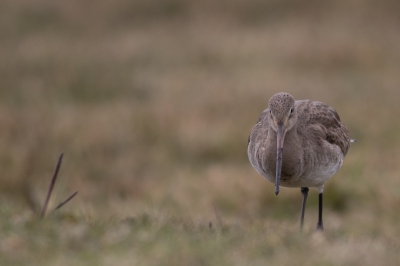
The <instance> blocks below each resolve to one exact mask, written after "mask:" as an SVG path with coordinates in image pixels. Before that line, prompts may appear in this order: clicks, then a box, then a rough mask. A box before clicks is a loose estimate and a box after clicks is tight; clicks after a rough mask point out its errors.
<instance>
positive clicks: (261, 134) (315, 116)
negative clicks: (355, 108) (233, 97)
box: [248, 92, 350, 229]
mask: <svg viewBox="0 0 400 266" xmlns="http://www.w3.org/2000/svg"><path fill="white" fill-rule="evenodd" d="M349 146H350V137H349V133H348V131H347V129H346V127H345V126H344V125H343V123H342V122H341V121H340V117H339V115H338V114H337V112H336V111H335V110H334V109H333V108H332V107H330V106H328V105H326V104H324V103H322V102H318V101H311V100H299V101H295V100H294V98H293V96H292V95H290V94H288V93H283V92H281V93H277V94H275V95H273V96H272V97H271V99H270V100H269V106H268V108H267V109H265V110H264V112H262V113H261V115H260V117H259V118H258V121H257V124H256V125H255V126H254V127H253V129H252V131H251V134H250V136H249V145H248V156H249V160H250V163H251V164H252V165H253V167H254V168H255V169H256V170H257V171H258V172H259V173H260V174H261V175H262V176H264V177H265V178H266V179H268V180H269V181H271V182H273V183H275V184H276V191H275V193H276V194H278V193H279V186H280V185H282V186H285V187H301V188H302V193H303V208H302V221H301V223H303V216H304V206H305V201H306V198H307V192H308V187H316V188H317V189H318V192H319V194H320V220H319V222H318V229H322V228H323V226H322V193H323V189H324V184H325V182H326V181H327V180H329V178H331V177H332V176H333V175H334V174H335V173H336V172H337V171H338V170H339V168H340V167H341V166H342V163H343V158H344V156H345V155H346V154H347V151H348V149H349Z"/></svg>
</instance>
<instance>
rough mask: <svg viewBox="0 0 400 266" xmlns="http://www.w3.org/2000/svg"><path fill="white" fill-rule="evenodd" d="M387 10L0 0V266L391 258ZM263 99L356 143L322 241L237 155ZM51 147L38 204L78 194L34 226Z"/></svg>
mask: <svg viewBox="0 0 400 266" xmlns="http://www.w3.org/2000/svg"><path fill="white" fill-rule="evenodd" d="M398 7H399V4H398V3H397V2H395V1H384V2H379V3H376V4H375V3H373V2H369V3H362V2H357V1H350V2H349V1H324V2H321V1H312V0H309V1H302V2H300V1H294V0H287V1H266V2H265V1H257V0H253V1H241V0H234V1H229V2H228V1H217V2H215V1H183V0H169V1H164V2H160V1H155V0H154V1H139V0H138V1H127V0H124V1H111V0H102V1H97V2H93V3H92V2H90V1H51V0H40V1H33V2H32V1H28V0H18V1H16V0H6V1H2V2H1V3H0V21H1V23H0V35H1V42H0V58H1V61H0V80H1V83H0V84H1V85H0V125H1V130H0V169H2V175H1V176H0V197H1V202H0V212H1V217H2V218H1V222H0V230H1V232H0V235H1V238H0V264H4V265H10V264H13V265H25V264H26V263H27V262H31V263H32V264H36V265H54V264H57V265H71V264H74V265H88V264H93V265H102V264H104V265H110V264H118V265H125V264H126V265H132V264H135V265H160V264H162V265H177V264H182V265H261V264H266V263H269V264H271V265H293V264H294V263H293V262H296V264H301V265H315V264H321V265H376V264H377V263H379V264H385V265H397V264H398V263H399V261H400V257H399V256H398V252H397V250H398V249H399V247H400V243H399V240H398V239H399V238H398V236H399V235H400V230H399V227H398V224H399V221H400V215H399V214H398V213H399V212H398V210H399V208H400V196H399V195H400V194H399V193H398V191H399V188H400V183H399V181H398V180H399V178H398V176H399V174H400V171H399V170H400V168H399V164H398V161H399V159H400V152H399V149H398V148H399V145H400V135H399V134H398V133H399V130H400V122H399V120H398V119H397V114H398V113H400V105H399V104H398V100H399V96H400V91H399V88H400V75H399V73H400V64H399V62H400V49H399V48H398V47H399V44H400V35H399V34H398V28H399V26H400V19H399V17H398V13H397V12H396V10H398ZM278 91H287V92H290V93H291V94H293V95H294V97H295V98H297V99H306V98H309V99H314V100H320V101H323V102H325V103H327V104H329V105H331V106H333V107H334V108H336V109H337V111H338V112H339V114H340V115H341V118H342V120H343V121H344V123H345V124H346V125H347V126H348V128H349V130H350V132H351V135H352V137H353V138H357V139H358V140H359V142H358V143H356V144H354V145H352V147H351V150H350V152H349V154H348V155H347V158H346V160H345V164H344V166H343V168H342V170H341V171H340V172H339V173H338V174H337V175H336V176H335V177H334V178H333V179H332V180H331V181H329V182H328V184H327V186H326V193H325V194H326V201H325V202H326V204H325V207H326V208H325V213H324V217H325V224H326V225H325V227H326V232H325V233H324V234H315V233H313V230H314V226H315V224H316V211H317V210H316V205H317V202H316V193H315V192H312V193H311V195H310V202H309V206H308V209H307V213H306V230H305V231H306V232H305V233H304V234H299V233H298V218H299V217H298V216H299V211H300V208H299V207H300V206H299V204H300V197H301V196H300V192H299V191H297V190H293V189H284V190H283V191H282V193H280V195H279V197H276V196H274V193H273V184H269V183H268V182H267V181H265V180H264V179H263V178H262V177H260V176H259V175H258V174H257V173H256V172H255V171H254V170H253V169H252V168H251V166H250V164H249V163H248V161H247V155H246V148H247V147H246V145H247V136H248V133H249V132H250V129H251V127H252V126H253V124H254V123H255V121H256V119H257V116H258V115H259V113H261V111H262V110H263V109H264V108H265V107H266V105H267V101H268V99H269V97H270V96H271V95H272V94H274V93H275V92H278ZM60 152H64V153H65V157H64V163H63V166H62V169H61V173H60V177H59V178H60V183H59V184H57V188H56V190H57V191H56V192H57V193H58V195H57V197H56V198H57V200H56V202H53V204H54V203H57V202H59V201H60V199H63V198H65V197H66V196H68V194H69V193H70V192H71V191H72V190H79V195H78V196H77V197H76V198H75V199H73V201H72V202H70V203H68V205H66V206H65V207H63V208H62V209H61V210H60V211H59V213H58V215H54V216H52V217H49V218H48V219H46V220H45V221H38V220H37V219H36V218H35V216H34V215H33V213H32V211H30V209H32V208H34V205H35V204H38V203H40V204H41V203H42V201H43V200H44V197H45V193H46V189H47V186H48V182H49V181H50V177H51V173H52V169H53V166H54V163H55V161H56V159H57V156H58V155H59V153H60ZM29 193H31V194H29ZM32 195H34V196H33V198H32ZM210 222H211V228H209V224H210Z"/></svg>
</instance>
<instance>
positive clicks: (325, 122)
mask: <svg viewBox="0 0 400 266" xmlns="http://www.w3.org/2000/svg"><path fill="white" fill-rule="evenodd" d="M308 108H309V112H308V114H309V115H308V119H307V120H308V125H309V126H310V127H315V128H319V129H320V131H321V132H320V133H322V137H323V138H325V140H326V141H328V142H329V143H330V144H333V145H337V146H339V148H340V149H341V150H342V152H343V155H346V153H347V151H348V150H349V147H350V136H349V132H348V130H347V128H346V127H345V126H344V124H343V123H342V122H341V121H340V117H339V115H338V113H337V112H336V111H335V109H333V108H332V107H330V106H328V105H326V104H324V103H322V102H317V101H309V106H308Z"/></svg>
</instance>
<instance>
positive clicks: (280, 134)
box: [275, 123, 286, 195]
mask: <svg viewBox="0 0 400 266" xmlns="http://www.w3.org/2000/svg"><path fill="white" fill-rule="evenodd" d="M285 133H286V130H285V129H284V127H283V124H282V123H278V131H277V134H276V135H277V136H276V138H277V139H276V153H277V154H276V181H275V194H276V195H278V193H279V184H280V181H281V172H282V151H283V142H284V140H285Z"/></svg>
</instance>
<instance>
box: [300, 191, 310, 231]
mask: <svg viewBox="0 0 400 266" xmlns="http://www.w3.org/2000/svg"><path fill="white" fill-rule="evenodd" d="M308 190H309V189H308V187H302V188H301V195H303V201H302V203H301V218H300V229H301V230H303V224H304V212H305V210H306V201H307V196H308Z"/></svg>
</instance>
